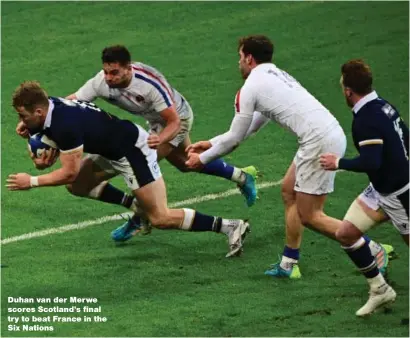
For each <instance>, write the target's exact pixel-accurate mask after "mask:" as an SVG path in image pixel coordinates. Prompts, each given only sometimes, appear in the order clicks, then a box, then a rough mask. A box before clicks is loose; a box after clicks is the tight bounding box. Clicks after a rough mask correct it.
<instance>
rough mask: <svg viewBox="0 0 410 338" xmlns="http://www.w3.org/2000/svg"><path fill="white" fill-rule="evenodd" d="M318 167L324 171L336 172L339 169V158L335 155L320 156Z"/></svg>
mask: <svg viewBox="0 0 410 338" xmlns="http://www.w3.org/2000/svg"><path fill="white" fill-rule="evenodd" d="M319 162H320V165H321V166H322V168H323V169H325V170H337V169H338V167H339V157H337V156H336V155H335V154H330V153H327V154H322V155H320V160H319Z"/></svg>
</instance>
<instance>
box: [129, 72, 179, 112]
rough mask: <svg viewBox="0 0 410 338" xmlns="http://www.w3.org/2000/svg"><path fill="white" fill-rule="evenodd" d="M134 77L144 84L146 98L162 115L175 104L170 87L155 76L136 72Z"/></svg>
mask: <svg viewBox="0 0 410 338" xmlns="http://www.w3.org/2000/svg"><path fill="white" fill-rule="evenodd" d="M134 76H135V77H136V78H138V79H140V80H141V81H143V82H144V87H143V88H144V91H145V95H144V94H143V96H144V97H146V98H147V99H148V101H149V102H150V103H151V106H152V109H154V110H155V111H156V112H158V113H160V112H162V111H163V110H164V109H167V108H169V107H171V106H172V105H173V104H174V99H173V93H172V89H171V88H170V86H169V85H168V84H167V83H166V82H165V80H164V79H161V78H160V77H158V76H155V75H154V74H151V73H149V74H147V73H142V72H136V73H135V74H134Z"/></svg>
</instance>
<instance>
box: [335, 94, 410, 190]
mask: <svg viewBox="0 0 410 338" xmlns="http://www.w3.org/2000/svg"><path fill="white" fill-rule="evenodd" d="M362 100H363V101H362ZM362 100H361V101H362V102H361V103H360V101H359V102H358V104H359V107H357V106H355V107H354V112H353V123H352V135H353V141H354V144H355V146H356V149H357V150H358V151H359V153H360V156H359V157H357V158H355V159H351V160H350V159H344V158H343V159H340V161H339V168H340V169H345V170H350V171H357V172H366V173H367V175H368V177H369V180H370V182H371V183H372V184H373V186H374V188H375V189H376V190H377V191H378V192H380V193H382V194H389V193H393V192H395V191H397V190H399V189H400V188H402V187H404V186H405V185H406V184H408V183H409V157H408V156H409V129H408V127H407V126H406V124H405V123H404V122H403V120H402V119H401V117H400V114H399V112H398V111H397V109H396V108H395V107H394V106H393V105H391V104H390V103H389V102H387V101H386V100H384V99H383V98H381V97H378V96H377V94H376V92H372V93H370V94H368V95H367V96H365V97H364V98H363V99H362Z"/></svg>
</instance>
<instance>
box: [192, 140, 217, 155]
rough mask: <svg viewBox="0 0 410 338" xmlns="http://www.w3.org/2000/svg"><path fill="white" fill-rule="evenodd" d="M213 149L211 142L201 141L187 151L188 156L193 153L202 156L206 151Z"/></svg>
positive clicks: (193, 144)
mask: <svg viewBox="0 0 410 338" xmlns="http://www.w3.org/2000/svg"><path fill="white" fill-rule="evenodd" d="M211 147H212V144H211V142H209V141H199V142H196V143H192V144H190V145H189V146H188V147H187V148H186V149H185V151H186V152H187V153H188V154H191V153H196V154H200V153H203V152H204V151H205V150H208V149H209V148H211Z"/></svg>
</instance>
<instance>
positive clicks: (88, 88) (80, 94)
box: [75, 71, 104, 102]
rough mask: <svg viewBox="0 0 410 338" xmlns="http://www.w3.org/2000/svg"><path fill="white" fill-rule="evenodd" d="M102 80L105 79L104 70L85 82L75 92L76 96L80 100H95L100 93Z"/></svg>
mask: <svg viewBox="0 0 410 338" xmlns="http://www.w3.org/2000/svg"><path fill="white" fill-rule="evenodd" d="M101 81H104V73H103V71H101V72H99V73H98V74H97V75H96V76H94V77H93V78H91V79H89V80H88V81H87V82H86V83H84V85H83V86H82V87H81V88H80V89H78V90H77V91H76V92H75V96H76V97H77V99H78V100H82V101H90V102H91V101H94V100H95V99H96V98H97V97H98V95H99V93H98V89H99V86H100V84H101Z"/></svg>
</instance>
